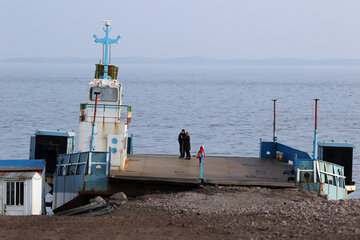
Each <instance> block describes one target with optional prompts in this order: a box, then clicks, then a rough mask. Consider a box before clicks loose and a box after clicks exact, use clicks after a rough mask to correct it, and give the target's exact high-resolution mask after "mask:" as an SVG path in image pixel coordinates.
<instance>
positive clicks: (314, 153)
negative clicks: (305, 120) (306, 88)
mask: <svg viewBox="0 0 360 240" xmlns="http://www.w3.org/2000/svg"><path fill="white" fill-rule="evenodd" d="M319 100H320V99H318V98H315V99H314V101H315V129H314V146H313V159H314V160H317V149H316V148H317V135H318V130H317V110H318V101H319Z"/></svg>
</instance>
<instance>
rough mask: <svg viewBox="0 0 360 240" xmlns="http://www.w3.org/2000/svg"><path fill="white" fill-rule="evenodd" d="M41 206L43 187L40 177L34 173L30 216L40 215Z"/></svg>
mask: <svg viewBox="0 0 360 240" xmlns="http://www.w3.org/2000/svg"><path fill="white" fill-rule="evenodd" d="M42 205H43V185H42V177H41V175H40V174H39V173H36V174H35V175H34V176H33V178H32V203H31V214H32V215H41V214H42V207H43V206H42Z"/></svg>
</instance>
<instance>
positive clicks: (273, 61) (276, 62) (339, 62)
mask: <svg viewBox="0 0 360 240" xmlns="http://www.w3.org/2000/svg"><path fill="white" fill-rule="evenodd" d="M0 62H1V63H43V64H54V63H55V64H60V63H71V64H84V63H86V64H89V63H91V64H95V63H97V62H99V59H96V58H77V57H61V58H43V57H36V58H7V59H0ZM112 62H113V63H114V64H191V65H218V64H229V65H244V66H360V59H300V58H268V59H240V58H239V59H214V58H206V57H182V58H145V57H122V58H113V59H112Z"/></svg>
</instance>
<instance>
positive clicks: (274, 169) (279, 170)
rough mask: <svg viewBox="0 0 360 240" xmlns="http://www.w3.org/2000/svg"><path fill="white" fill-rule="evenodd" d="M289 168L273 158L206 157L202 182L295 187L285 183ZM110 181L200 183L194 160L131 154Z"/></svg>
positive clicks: (112, 173) (197, 162)
mask: <svg viewBox="0 0 360 240" xmlns="http://www.w3.org/2000/svg"><path fill="white" fill-rule="evenodd" d="M289 168H290V166H289V165H287V164H284V163H281V162H279V161H277V160H274V159H259V158H244V157H211V156H209V157H206V158H205V162H204V181H205V183H210V184H219V185H241V186H265V187H294V186H295V185H294V183H288V182H287V177H288V176H287V175H283V170H284V169H289ZM110 175H111V176H110V178H116V179H118V180H121V179H123V180H135V181H147V182H163V183H175V184H199V182H200V181H199V175H200V167H199V161H198V159H197V158H195V157H193V158H192V159H191V160H186V159H179V158H178V156H174V155H155V154H133V155H129V159H128V162H127V165H126V167H125V170H123V171H114V170H112V171H111V174H110Z"/></svg>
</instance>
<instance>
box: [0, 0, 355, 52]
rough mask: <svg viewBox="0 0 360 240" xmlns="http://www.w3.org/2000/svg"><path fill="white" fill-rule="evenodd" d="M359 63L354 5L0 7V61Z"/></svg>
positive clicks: (288, 0) (217, 1)
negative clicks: (103, 50)
mask: <svg viewBox="0 0 360 240" xmlns="http://www.w3.org/2000/svg"><path fill="white" fill-rule="evenodd" d="M101 19H112V20H114V23H113V24H112V26H113V30H112V32H111V36H112V37H113V38H115V37H116V36H117V35H121V40H120V43H119V45H118V46H116V47H115V48H113V57H129V56H139V57H160V58H168V57H186V56H203V57H210V58H282V57H288V58H308V59H318V58H360V1H359V0H346V1H333V0H247V1H242V0H177V1H175V0H132V1H129V0H126V1H124V0H123V1H122V0H114V1H105V0H95V1H92V0H87V1H85V0H81V1H80V0H61V1H60V0H31V1H27V0H22V1H20V0H0V31H1V37H0V58H1V59H3V58H14V57H50V58H52V57H64V56H73V57H94V58H95V57H96V58H97V57H99V55H100V46H99V44H95V43H94V42H93V38H92V35H93V34H94V33H96V34H97V35H98V37H102V36H103V32H102V30H101V27H102V26H103V24H102V23H101V22H100V20H101Z"/></svg>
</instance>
